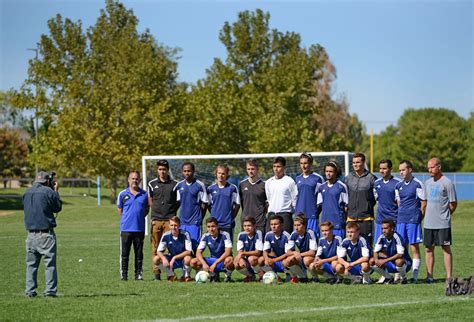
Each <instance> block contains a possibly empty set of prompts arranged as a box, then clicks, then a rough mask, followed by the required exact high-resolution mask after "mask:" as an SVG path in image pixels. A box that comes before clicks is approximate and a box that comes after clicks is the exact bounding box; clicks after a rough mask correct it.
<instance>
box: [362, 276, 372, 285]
mask: <svg viewBox="0 0 474 322" xmlns="http://www.w3.org/2000/svg"><path fill="white" fill-rule="evenodd" d="M362 284H364V285H369V284H372V280H371V279H370V277H369V279H368V280H364V279H362Z"/></svg>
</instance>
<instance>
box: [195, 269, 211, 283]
mask: <svg viewBox="0 0 474 322" xmlns="http://www.w3.org/2000/svg"><path fill="white" fill-rule="evenodd" d="M194 279H195V280H196V283H207V282H208V281H209V273H208V272H206V271H199V272H197V274H196V277H194Z"/></svg>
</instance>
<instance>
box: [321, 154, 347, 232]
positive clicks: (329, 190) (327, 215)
mask: <svg viewBox="0 0 474 322" xmlns="http://www.w3.org/2000/svg"><path fill="white" fill-rule="evenodd" d="M340 171H341V168H340V166H339V165H338V164H337V163H336V162H335V161H329V162H328V163H326V165H325V166H324V173H325V175H326V179H327V181H326V182H324V183H323V184H322V185H321V186H319V189H318V199H317V203H318V206H319V207H320V208H321V213H322V214H321V221H322V222H325V221H328V222H330V223H331V224H332V225H333V234H334V235H336V236H340V237H342V238H344V237H345V236H346V230H345V228H346V209H347V203H348V199H347V196H348V192H347V186H346V185H345V184H344V183H342V181H339V180H337V178H338V177H339V175H340Z"/></svg>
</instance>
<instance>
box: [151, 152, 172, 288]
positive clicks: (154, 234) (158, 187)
mask: <svg viewBox="0 0 474 322" xmlns="http://www.w3.org/2000/svg"><path fill="white" fill-rule="evenodd" d="M156 165H157V174H158V177H157V178H155V179H153V180H151V181H150V182H148V203H149V204H150V205H151V234H150V237H151V238H150V239H151V257H152V259H153V257H155V256H156V255H157V254H156V250H157V248H158V244H159V243H160V240H161V237H162V236H163V233H164V232H167V231H169V229H170V227H169V220H170V218H172V217H173V216H176V212H177V211H178V207H179V202H178V201H177V196H176V189H175V187H176V185H177V184H178V182H177V181H175V180H172V179H171V178H170V176H169V169H170V165H169V163H168V161H166V160H159V161H158V162H157V163H156ZM152 269H153V275H154V277H155V279H156V280H159V279H160V273H161V272H160V270H159V269H158V267H157V266H156V265H153V267H152Z"/></svg>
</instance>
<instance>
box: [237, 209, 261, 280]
mask: <svg viewBox="0 0 474 322" xmlns="http://www.w3.org/2000/svg"><path fill="white" fill-rule="evenodd" d="M262 251H263V241H262V232H261V231H260V230H256V226H255V218H253V217H250V216H247V217H245V218H244V231H242V232H241V233H240V234H239V237H238V238H237V252H238V253H237V256H235V259H234V266H235V269H236V270H237V271H239V272H240V273H242V275H244V276H245V279H244V282H253V281H255V273H258V272H259V271H260V266H259V265H258V258H259V257H260V255H262Z"/></svg>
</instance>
